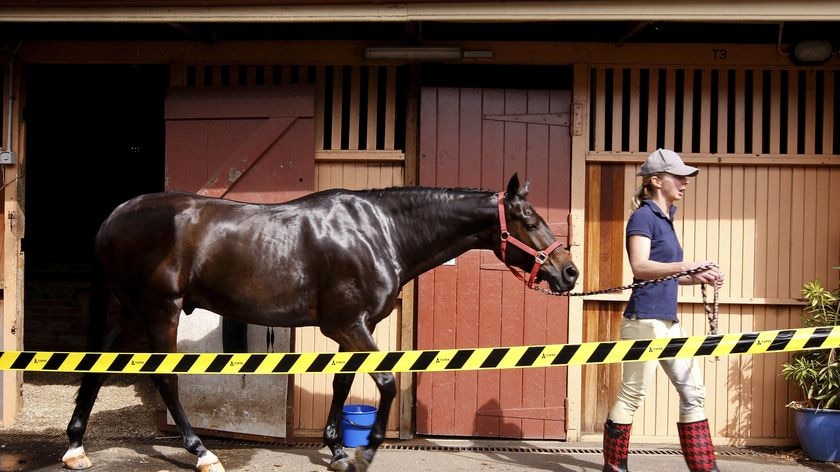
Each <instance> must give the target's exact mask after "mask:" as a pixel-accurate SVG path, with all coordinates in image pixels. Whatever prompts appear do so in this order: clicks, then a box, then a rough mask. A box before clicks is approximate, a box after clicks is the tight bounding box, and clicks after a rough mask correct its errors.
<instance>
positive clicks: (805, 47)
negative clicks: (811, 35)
mask: <svg viewBox="0 0 840 472" xmlns="http://www.w3.org/2000/svg"><path fill="white" fill-rule="evenodd" d="M792 52H793V57H794V58H796V60H797V61H799V62H801V63H804V64H819V63H822V62H825V61H827V60H828V58H830V57H831V55H832V54H834V49H833V48H832V46H831V43H830V42H829V41H824V40H809V41H800V42H798V43H796V45H795V46H794V47H793V51H792Z"/></svg>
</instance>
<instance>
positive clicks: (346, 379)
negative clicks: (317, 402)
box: [324, 374, 356, 472]
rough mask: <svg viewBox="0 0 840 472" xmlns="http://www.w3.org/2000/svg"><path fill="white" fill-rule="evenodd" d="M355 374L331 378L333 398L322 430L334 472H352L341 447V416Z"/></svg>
mask: <svg viewBox="0 0 840 472" xmlns="http://www.w3.org/2000/svg"><path fill="white" fill-rule="evenodd" d="M355 376H356V374H335V377H333V397H332V403H331V404H330V413H329V415H328V416H327V425H326V427H325V428H324V443H325V444H326V445H327V447H329V448H330V451H331V452H332V459H331V460H330V470H334V471H336V472H351V471H353V470H354V469H353V463H352V461H351V460H350V458H349V457H347V453H346V452H344V447H343V446H342V445H341V440H340V438H341V426H340V425H341V415H342V413H343V411H344V402H345V401H346V400H347V395H349V394H350V387H351V386H352V385H353V378H354V377H355Z"/></svg>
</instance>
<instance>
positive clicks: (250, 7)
mask: <svg viewBox="0 0 840 472" xmlns="http://www.w3.org/2000/svg"><path fill="white" fill-rule="evenodd" d="M5 3H6V4H5V5H4V6H3V7H2V8H0V17H2V18H3V20H4V21H16V22H135V23H138V22H140V23H203V22H226V23H283V22H348V21H356V22H413V21H594V20H597V21H613V20H622V21H769V22H778V21H835V20H838V19H840V2H836V1H823V2H796V1H790V0H768V1H758V0H732V1H728V2H721V1H715V2H708V1H702V0H695V1H687V2H673V1H671V0H647V1H641V0H637V1H626V0H601V1H584V0H577V1H563V2H555V1H545V0H544V1H520V2H506V1H462V2H444V1H437V2H434V1H430V2H418V3H414V2H400V3H396V2H395V3H387V2H368V3H363V2H359V3H357V4H346V3H345V2H340V1H334V2H319V3H320V4H309V3H305V2H282V1H278V2H262V3H264V4H262V5H261V4H259V3H257V4H254V2H248V4H247V5H239V4H237V3H238V2H235V1H216V2H200V3H201V4H200V5H196V3H199V2H171V4H169V3H165V2H160V1H147V2H143V1H133V2H114V1H112V2H99V3H98V4H97V7H96V8H91V7H90V3H91V2H90V1H75V2H74V1H64V2H55V1H53V2H49V1H45V2H38V4H37V5H32V2H25V1H16V2H5ZM125 3H130V4H131V6H115V5H120V4H125ZM272 3H273V4H272ZM295 3H297V4H295ZM102 4H105V5H107V6H102Z"/></svg>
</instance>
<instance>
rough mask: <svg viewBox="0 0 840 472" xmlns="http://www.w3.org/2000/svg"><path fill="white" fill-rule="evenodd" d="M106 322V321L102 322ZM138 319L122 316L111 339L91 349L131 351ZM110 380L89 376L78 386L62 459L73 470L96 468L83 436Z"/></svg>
mask: <svg viewBox="0 0 840 472" xmlns="http://www.w3.org/2000/svg"><path fill="white" fill-rule="evenodd" d="M102 322H104V320H102ZM135 322H136V319H135V318H133V317H131V316H130V315H128V314H127V313H123V316H121V317H120V319H119V320H118V324H117V326H116V327H114V329H113V330H112V331H111V333H110V334H109V335H108V338H107V339H105V340H104V341H102V340H100V341H101V342H100V343H99V344H101V345H97V343H96V341H95V340H91V342H90V343H89V347H90V348H91V349H92V350H94V349H99V348H101V349H102V350H103V351H106V352H107V351H115V350H131V348H133V347H134V346H135V345H136V343H134V342H133V341H135V339H134V337H133V336H131V335H130V334H126V333H133V332H135V331H134V329H135V328H136V326H134V324H135ZM107 378H108V374H97V373H87V374H84V375H83V376H82V383H81V385H80V386H79V391H78V393H77V394H76V407H75V408H74V409H73V416H71V417H70V422H69V423H68V424H67V431H66V432H67V439H68V440H69V445H68V447H67V452H65V453H64V456H62V458H61V461H62V462H63V463H64V466H65V467H66V468H68V469H72V470H82V469H88V468H90V467H92V466H93V462H92V461H91V460H90V458H89V457H88V456H87V454H86V453H85V448H84V436H85V432H86V431H87V426H88V421H89V420H90V413H91V411H92V410H93V405H94V403H96V397H97V396H98V395H99V390H100V388H101V387H102V384H103V383H104V382H105V380H106V379H107Z"/></svg>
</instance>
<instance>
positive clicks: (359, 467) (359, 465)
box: [354, 447, 370, 472]
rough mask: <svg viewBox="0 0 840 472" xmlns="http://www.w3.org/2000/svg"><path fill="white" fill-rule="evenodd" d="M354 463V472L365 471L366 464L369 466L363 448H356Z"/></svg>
mask: <svg viewBox="0 0 840 472" xmlns="http://www.w3.org/2000/svg"><path fill="white" fill-rule="evenodd" d="M354 465H355V467H356V472H367V470H368V466H370V461H369V460H368V459H367V457H365V450H364V448H361V447H357V448H356V457H355V461H354Z"/></svg>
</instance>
